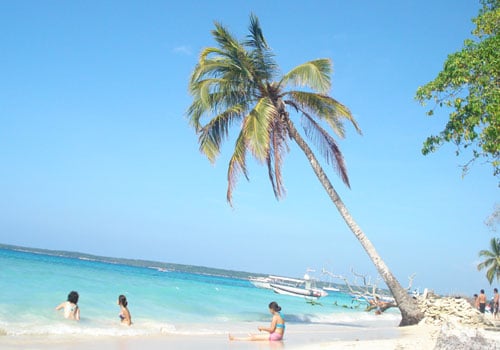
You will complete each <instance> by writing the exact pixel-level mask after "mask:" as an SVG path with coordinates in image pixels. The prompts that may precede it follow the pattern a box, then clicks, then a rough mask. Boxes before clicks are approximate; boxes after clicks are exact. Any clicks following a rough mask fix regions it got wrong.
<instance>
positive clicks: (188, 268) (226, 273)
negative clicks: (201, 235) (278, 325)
mask: <svg viewBox="0 0 500 350" xmlns="http://www.w3.org/2000/svg"><path fill="white" fill-rule="evenodd" d="M0 249H7V250H14V251H20V252H26V253H33V254H45V255H50V256H59V257H63V258H72V259H81V260H90V261H97V262H103V263H108V264H121V265H128V266H135V267H144V268H158V269H166V270H168V271H176V272H184V273H194V274H201V275H210V276H220V277H231V278H240V279H245V280H247V279H248V277H249V276H267V274H263V273H254V272H246V271H237V270H227V269H219V268H214V267H206V266H198V265H186V264H175V263H167V262H161V261H154V260H142V259H129V258H117V257H108V256H101V255H94V254H87V253H81V252H72V251H66V250H52V249H42V248H32V247H24V246H18V245H12V244H3V243H0Z"/></svg>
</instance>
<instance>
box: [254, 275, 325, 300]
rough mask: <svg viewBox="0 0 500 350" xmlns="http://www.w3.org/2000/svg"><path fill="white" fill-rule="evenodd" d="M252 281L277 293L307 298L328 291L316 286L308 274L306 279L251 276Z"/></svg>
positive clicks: (323, 295) (259, 286) (258, 286)
mask: <svg viewBox="0 0 500 350" xmlns="http://www.w3.org/2000/svg"><path fill="white" fill-rule="evenodd" d="M249 280H250V283H252V284H253V285H254V286H256V287H257V288H265V289H272V290H273V291H274V292H275V293H278V294H285V295H292V296H298V297H306V298H320V297H325V296H327V295H328V293H327V292H326V291H325V290H322V289H319V288H316V287H315V283H314V280H312V279H311V278H310V277H309V275H308V274H305V275H304V279H298V278H289V277H281V276H268V277H250V279H249Z"/></svg>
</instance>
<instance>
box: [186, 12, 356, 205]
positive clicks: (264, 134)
mask: <svg viewBox="0 0 500 350" xmlns="http://www.w3.org/2000/svg"><path fill="white" fill-rule="evenodd" d="M212 34H213V36H214V39H215V41H216V42H217V44H218V46H217V47H208V48H205V49H204V50H203V51H202V52H201V54H200V57H199V60H198V64H197V65H196V66H195V68H194V70H193V72H192V74H191V79H190V84H189V90H190V93H191V95H192V96H193V102H192V104H191V106H190V107H189V109H188V111H187V114H188V117H189V121H190V124H191V126H192V127H193V128H194V129H195V130H196V132H197V134H198V142H199V145H200V151H201V152H202V153H203V154H205V155H206V156H207V158H208V159H209V160H210V161H211V162H215V161H216V159H217V156H218V155H219V153H220V149H221V146H222V143H223V142H224V141H225V140H226V138H227V137H228V136H229V131H230V129H231V128H232V127H234V126H236V125H237V126H239V127H240V131H239V134H238V137H237V139H236V143H235V147H234V151H233V155H232V157H231V159H230V161H229V167H228V175H227V177H228V190H227V199H228V201H229V202H230V203H231V198H232V192H233V189H234V186H235V185H236V180H237V178H238V176H239V175H240V174H243V175H244V176H245V177H246V178H247V179H248V169H247V166H246V161H247V157H246V156H247V153H250V154H251V155H252V156H253V157H254V158H255V159H257V160H258V161H259V162H261V163H263V164H266V165H267V168H268V174H269V179H270V181H271V184H272V186H273V190H274V194H275V196H276V197H277V198H280V197H282V196H283V194H284V187H283V179H282V176H281V165H282V161H283V157H284V154H285V153H287V152H288V150H289V148H288V145H287V141H288V140H289V139H290V138H291V134H290V130H289V124H288V123H290V122H291V120H290V114H289V111H288V109H290V108H291V110H292V111H295V112H298V113H300V114H301V116H302V118H303V119H304V120H305V122H304V127H305V129H306V135H307V136H310V137H311V139H313V141H314V142H315V144H316V145H317V146H318V147H319V149H320V152H321V154H322V155H324V156H325V158H326V160H327V163H328V164H330V165H332V166H333V168H334V169H335V170H337V172H338V173H339V174H340V176H341V178H342V180H343V181H344V182H345V183H346V184H347V185H349V181H348V177H347V171H346V169H345V164H344V162H343V157H342V154H341V152H340V149H339V148H338V146H337V144H336V143H335V141H334V139H333V137H331V136H330V135H329V134H328V133H327V132H326V130H325V129H324V128H323V127H322V126H321V125H320V123H324V124H326V126H328V127H330V128H331V129H333V131H335V132H336V133H337V135H339V136H340V137H343V136H344V127H343V120H348V121H349V122H351V123H352V124H353V125H354V127H355V128H356V130H357V131H358V132H360V130H359V127H358V125H357V123H356V121H355V120H354V118H353V117H352V114H351V112H350V111H349V109H348V108H347V107H346V106H344V105H342V104H341V103H339V102H338V101H336V100H335V99H333V98H332V97H330V96H328V95H327V92H328V90H329V89H330V86H331V82H330V75H331V72H332V63H331V61H330V60H329V59H317V60H313V61H310V62H306V63H304V64H301V65H299V66H297V67H296V68H294V69H292V70H291V71H290V72H289V73H287V74H285V75H284V76H283V77H281V79H279V80H276V81H274V80H273V79H275V77H276V76H277V75H278V72H279V69H278V66H277V65H276V63H275V62H274V55H273V53H272V51H271V50H270V48H269V46H268V45H267V42H266V40H265V38H264V35H263V33H262V29H261V27H260V24H259V21H258V19H257V17H256V16H254V15H251V16H250V26H249V35H248V36H247V37H246V39H245V40H243V41H239V40H238V39H236V38H235V37H233V36H232V35H231V33H230V32H229V31H228V30H227V29H226V28H225V27H224V26H222V25H221V24H219V23H215V29H214V30H213V31H212ZM290 87H292V88H293V87H307V88H308V89H309V90H311V91H307V92H304V91H296V90H286V88H290ZM204 118H208V121H206V122H203V119H204Z"/></svg>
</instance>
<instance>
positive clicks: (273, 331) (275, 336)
mask: <svg viewBox="0 0 500 350" xmlns="http://www.w3.org/2000/svg"><path fill="white" fill-rule="evenodd" d="M269 312H270V313H271V314H272V315H273V319H272V320H271V325H270V326H269V327H260V326H259V328H258V330H259V332H268V333H269V335H267V334H250V336H249V337H233V336H232V335H231V334H229V340H252V341H253V340H269V341H280V340H282V339H283V336H284V335H285V327H286V325H285V319H284V318H283V316H282V315H281V307H280V306H279V305H278V303H277V302H275V301H273V302H271V303H269Z"/></svg>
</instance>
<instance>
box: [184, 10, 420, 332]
mask: <svg viewBox="0 0 500 350" xmlns="http://www.w3.org/2000/svg"><path fill="white" fill-rule="evenodd" d="M249 31H250V34H249V35H248V36H247V39H246V40H245V41H242V42H239V41H238V40H236V39H235V38H234V37H233V36H232V35H231V34H230V33H229V32H228V31H227V29H226V28H224V27H223V26H222V25H221V24H219V23H215V30H213V31H212V34H213V36H214V38H215V40H216V41H217V44H218V47H209V48H206V49H204V50H203V51H202V52H201V54H200V58H199V61H198V64H197V65H196V67H195V69H194V71H193V73H192V75H191V80H190V84H189V89H190V92H191V94H192V95H193V103H192V104H191V106H190V107H189V109H188V113H187V114H188V117H189V119H190V123H191V125H192V126H193V127H194V128H195V130H196V132H197V133H198V135H199V139H198V141H199V145H200V150H201V152H202V153H204V154H205V155H206V156H207V157H208V159H209V160H210V161H211V162H215V160H216V158H217V156H218V155H219V153H220V149H221V145H222V143H223V141H224V140H225V139H226V138H227V137H228V135H229V129H230V128H231V126H233V124H235V123H237V124H236V125H235V126H238V127H239V134H238V136H237V138H236V143H235V146H234V152H233V154H232V156H231V159H230V161H229V167H228V174H227V178H228V189H227V200H228V202H229V203H230V204H231V200H232V193H233V189H234V186H235V184H236V180H237V178H238V176H239V175H241V174H243V175H244V176H245V177H246V178H247V179H248V169H247V162H246V160H247V154H248V153H249V152H250V153H251V154H252V155H253V156H254V157H255V158H256V159H257V160H258V161H259V162H261V163H265V164H266V165H267V169H268V173H269V179H270V180H271V184H272V187H273V190H274V194H275V196H276V198H278V199H280V198H281V197H282V196H283V195H284V193H285V190H284V187H283V178H282V174H281V166H282V162H283V157H284V155H285V154H286V153H287V152H288V150H289V148H288V143H287V142H288V141H289V140H293V141H294V142H295V143H296V144H297V145H298V146H299V148H300V149H301V150H302V151H303V152H304V154H305V156H306V157H307V159H308V160H309V163H310V165H311V167H312V169H313V171H314V173H315V174H316V176H317V178H318V180H319V181H320V183H321V184H322V185H323V187H324V188H325V190H326V192H327V194H328V196H329V197H330V199H331V200H332V202H333V203H334V204H335V206H336V207H337V209H338V211H339V213H340V215H341V216H342V218H343V219H344V221H345V222H346V224H347V226H348V227H349V229H350V230H351V231H352V232H353V234H354V235H355V236H356V238H357V239H358V241H359V242H360V243H361V245H362V246H363V248H364V249H365V251H366V252H367V254H368V256H369V257H370V259H371V260H372V262H373V263H374V265H375V267H376V268H377V270H378V272H379V274H380V276H382V278H383V279H384V281H385V283H386V284H387V286H388V288H389V289H390V291H391V293H392V294H393V296H394V298H395V300H396V302H397V304H398V307H399V309H400V311H401V315H402V319H401V323H400V325H402V326H405V325H411V324H416V323H418V322H419V321H420V320H421V319H422V317H423V314H422V313H421V312H420V310H419V309H418V307H417V305H416V303H415V302H414V300H412V299H411V298H410V297H409V295H408V293H407V292H406V290H405V289H403V288H402V287H401V284H400V283H399V282H398V281H397V279H396V278H395V277H394V276H393V274H392V273H391V271H390V270H389V268H388V267H387V266H386V264H385V263H384V261H383V260H382V259H381V258H380V255H379V254H378V252H377V251H376V249H375V247H374V246H373V244H372V243H371V242H370V240H369V239H368V238H367V237H366V235H365V234H364V232H363V231H362V230H361V228H360V227H359V226H358V225H357V223H356V222H355V221H354V219H353V218H352V216H351V215H350V213H349V211H348V210H347V208H346V206H345V205H344V203H343V201H342V200H341V198H340V197H339V195H338V193H337V191H336V190H335V188H334V187H333V185H332V184H331V182H330V180H329V178H328V176H327V175H326V173H325V172H324V170H323V168H322V167H321V165H320V163H319V161H318V160H317V158H316V155H315V154H314V153H313V151H312V150H311V148H310V146H309V144H308V143H307V142H306V141H305V140H304V138H303V137H302V135H301V134H300V133H299V132H298V131H297V129H296V127H295V124H294V123H293V122H292V120H291V118H290V117H291V114H290V112H289V111H291V112H294V115H295V114H298V115H299V116H300V117H301V120H302V126H303V127H304V130H305V135H306V136H307V137H308V138H309V139H310V140H311V141H312V142H313V143H314V144H315V145H316V146H317V148H318V150H319V152H320V153H321V154H322V155H323V156H324V158H325V159H326V162H327V163H328V164H330V165H332V166H333V168H334V169H335V170H336V171H337V173H338V174H339V175H340V178H341V179H342V181H343V182H344V183H345V184H346V185H347V186H349V187H350V185H349V179H348V177H347V171H346V166H345V163H344V159H343V157H342V154H341V152H340V149H339V147H338V145H337V143H336V141H335V139H334V138H333V137H332V136H331V135H330V134H329V133H328V132H327V131H326V129H325V127H324V126H326V127H329V128H330V129H332V130H333V132H334V133H335V134H336V135H337V136H338V137H340V138H343V137H344V132H345V131H344V124H343V123H344V122H345V121H348V122H350V123H351V124H352V125H353V126H354V128H355V129H356V130H357V131H358V132H359V133H361V131H360V129H359V127H358V125H357V123H356V121H355V120H354V118H353V117H352V114H351V112H350V111H349V109H348V108H347V107H346V106H344V105H343V104H341V103H340V102H338V101H336V100H335V99H333V98H332V97H330V96H328V95H327V93H328V91H329V89H330V86H331V82H330V75H331V73H332V63H331V61H330V60H329V59H317V60H314V61H310V62H306V63H304V64H301V65H299V66H297V67H295V68H293V69H292V70H291V71H290V72H288V73H287V74H285V75H283V76H282V77H281V78H280V79H277V76H278V67H277V65H276V63H275V62H274V59H273V54H272V52H271V50H270V48H269V46H268V45H267V42H266V40H265V39H264V36H263V34H262V30H261V28H260V25H259V21H258V19H257V17H255V16H254V15H251V16H250V28H249ZM296 87H299V88H300V87H302V88H305V91H302V90H295V89H293V88H296ZM203 117H208V118H209V120H208V122H207V123H206V124H203V123H202V121H201V119H202V118H203ZM210 118H211V119H210ZM323 125H324V126H323Z"/></svg>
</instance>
